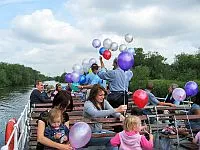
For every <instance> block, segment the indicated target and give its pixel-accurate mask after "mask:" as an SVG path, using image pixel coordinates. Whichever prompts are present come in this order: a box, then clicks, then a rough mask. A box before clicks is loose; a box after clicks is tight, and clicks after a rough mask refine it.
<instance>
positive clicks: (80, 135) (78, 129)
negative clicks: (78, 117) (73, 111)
mask: <svg viewBox="0 0 200 150" xmlns="http://www.w3.org/2000/svg"><path fill="white" fill-rule="evenodd" d="M91 135H92V131H91V128H90V126H89V125H88V124H87V123H85V122H77V123H75V124H74V125H73V126H72V127H71V128H70V132H69V141H70V144H71V146H72V147H73V148H75V149H77V148H81V147H83V146H85V145H86V144H87V143H88V142H89V140H90V139H91Z"/></svg>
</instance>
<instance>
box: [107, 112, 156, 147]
mask: <svg viewBox="0 0 200 150" xmlns="http://www.w3.org/2000/svg"><path fill="white" fill-rule="evenodd" d="M141 129H142V126H141V120H140V118H139V117H137V116H132V115H130V116H128V117H126V118H125V120H124V130H123V131H122V132H119V133H117V134H116V135H115V136H114V137H113V138H112V139H111V140H110V142H111V145H112V146H119V150H133V149H134V150H142V149H145V150H152V149H153V135H152V134H149V141H148V140H147V139H146V137H145V136H144V135H140V133H139V132H140V131H141Z"/></svg>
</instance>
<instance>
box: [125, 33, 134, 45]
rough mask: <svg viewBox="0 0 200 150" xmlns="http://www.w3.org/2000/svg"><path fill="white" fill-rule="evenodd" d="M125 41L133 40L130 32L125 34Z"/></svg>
mask: <svg viewBox="0 0 200 150" xmlns="http://www.w3.org/2000/svg"><path fill="white" fill-rule="evenodd" d="M125 41H126V42H128V43H131V42H132V41H133V36H132V35H130V34H126V35H125Z"/></svg>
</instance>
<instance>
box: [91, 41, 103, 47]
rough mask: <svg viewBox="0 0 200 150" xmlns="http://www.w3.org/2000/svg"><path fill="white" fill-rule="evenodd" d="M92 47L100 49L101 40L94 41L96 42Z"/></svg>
mask: <svg viewBox="0 0 200 150" xmlns="http://www.w3.org/2000/svg"><path fill="white" fill-rule="evenodd" d="M92 46H93V47H94V48H99V47H100V46H101V41H100V40H99V39H94V40H93V41H92Z"/></svg>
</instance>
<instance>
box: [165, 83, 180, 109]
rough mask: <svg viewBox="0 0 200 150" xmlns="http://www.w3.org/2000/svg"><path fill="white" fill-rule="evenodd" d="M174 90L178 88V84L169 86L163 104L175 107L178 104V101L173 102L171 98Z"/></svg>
mask: <svg viewBox="0 0 200 150" xmlns="http://www.w3.org/2000/svg"><path fill="white" fill-rule="evenodd" d="M175 88H178V84H175V83H172V84H171V85H170V87H169V88H168V92H169V93H168V94H167V96H166V98H165V103H172V104H175V105H176V106H177V105H179V104H180V101H177V100H175V99H174V98H173V97H172V92H173V90H174V89H175Z"/></svg>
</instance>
